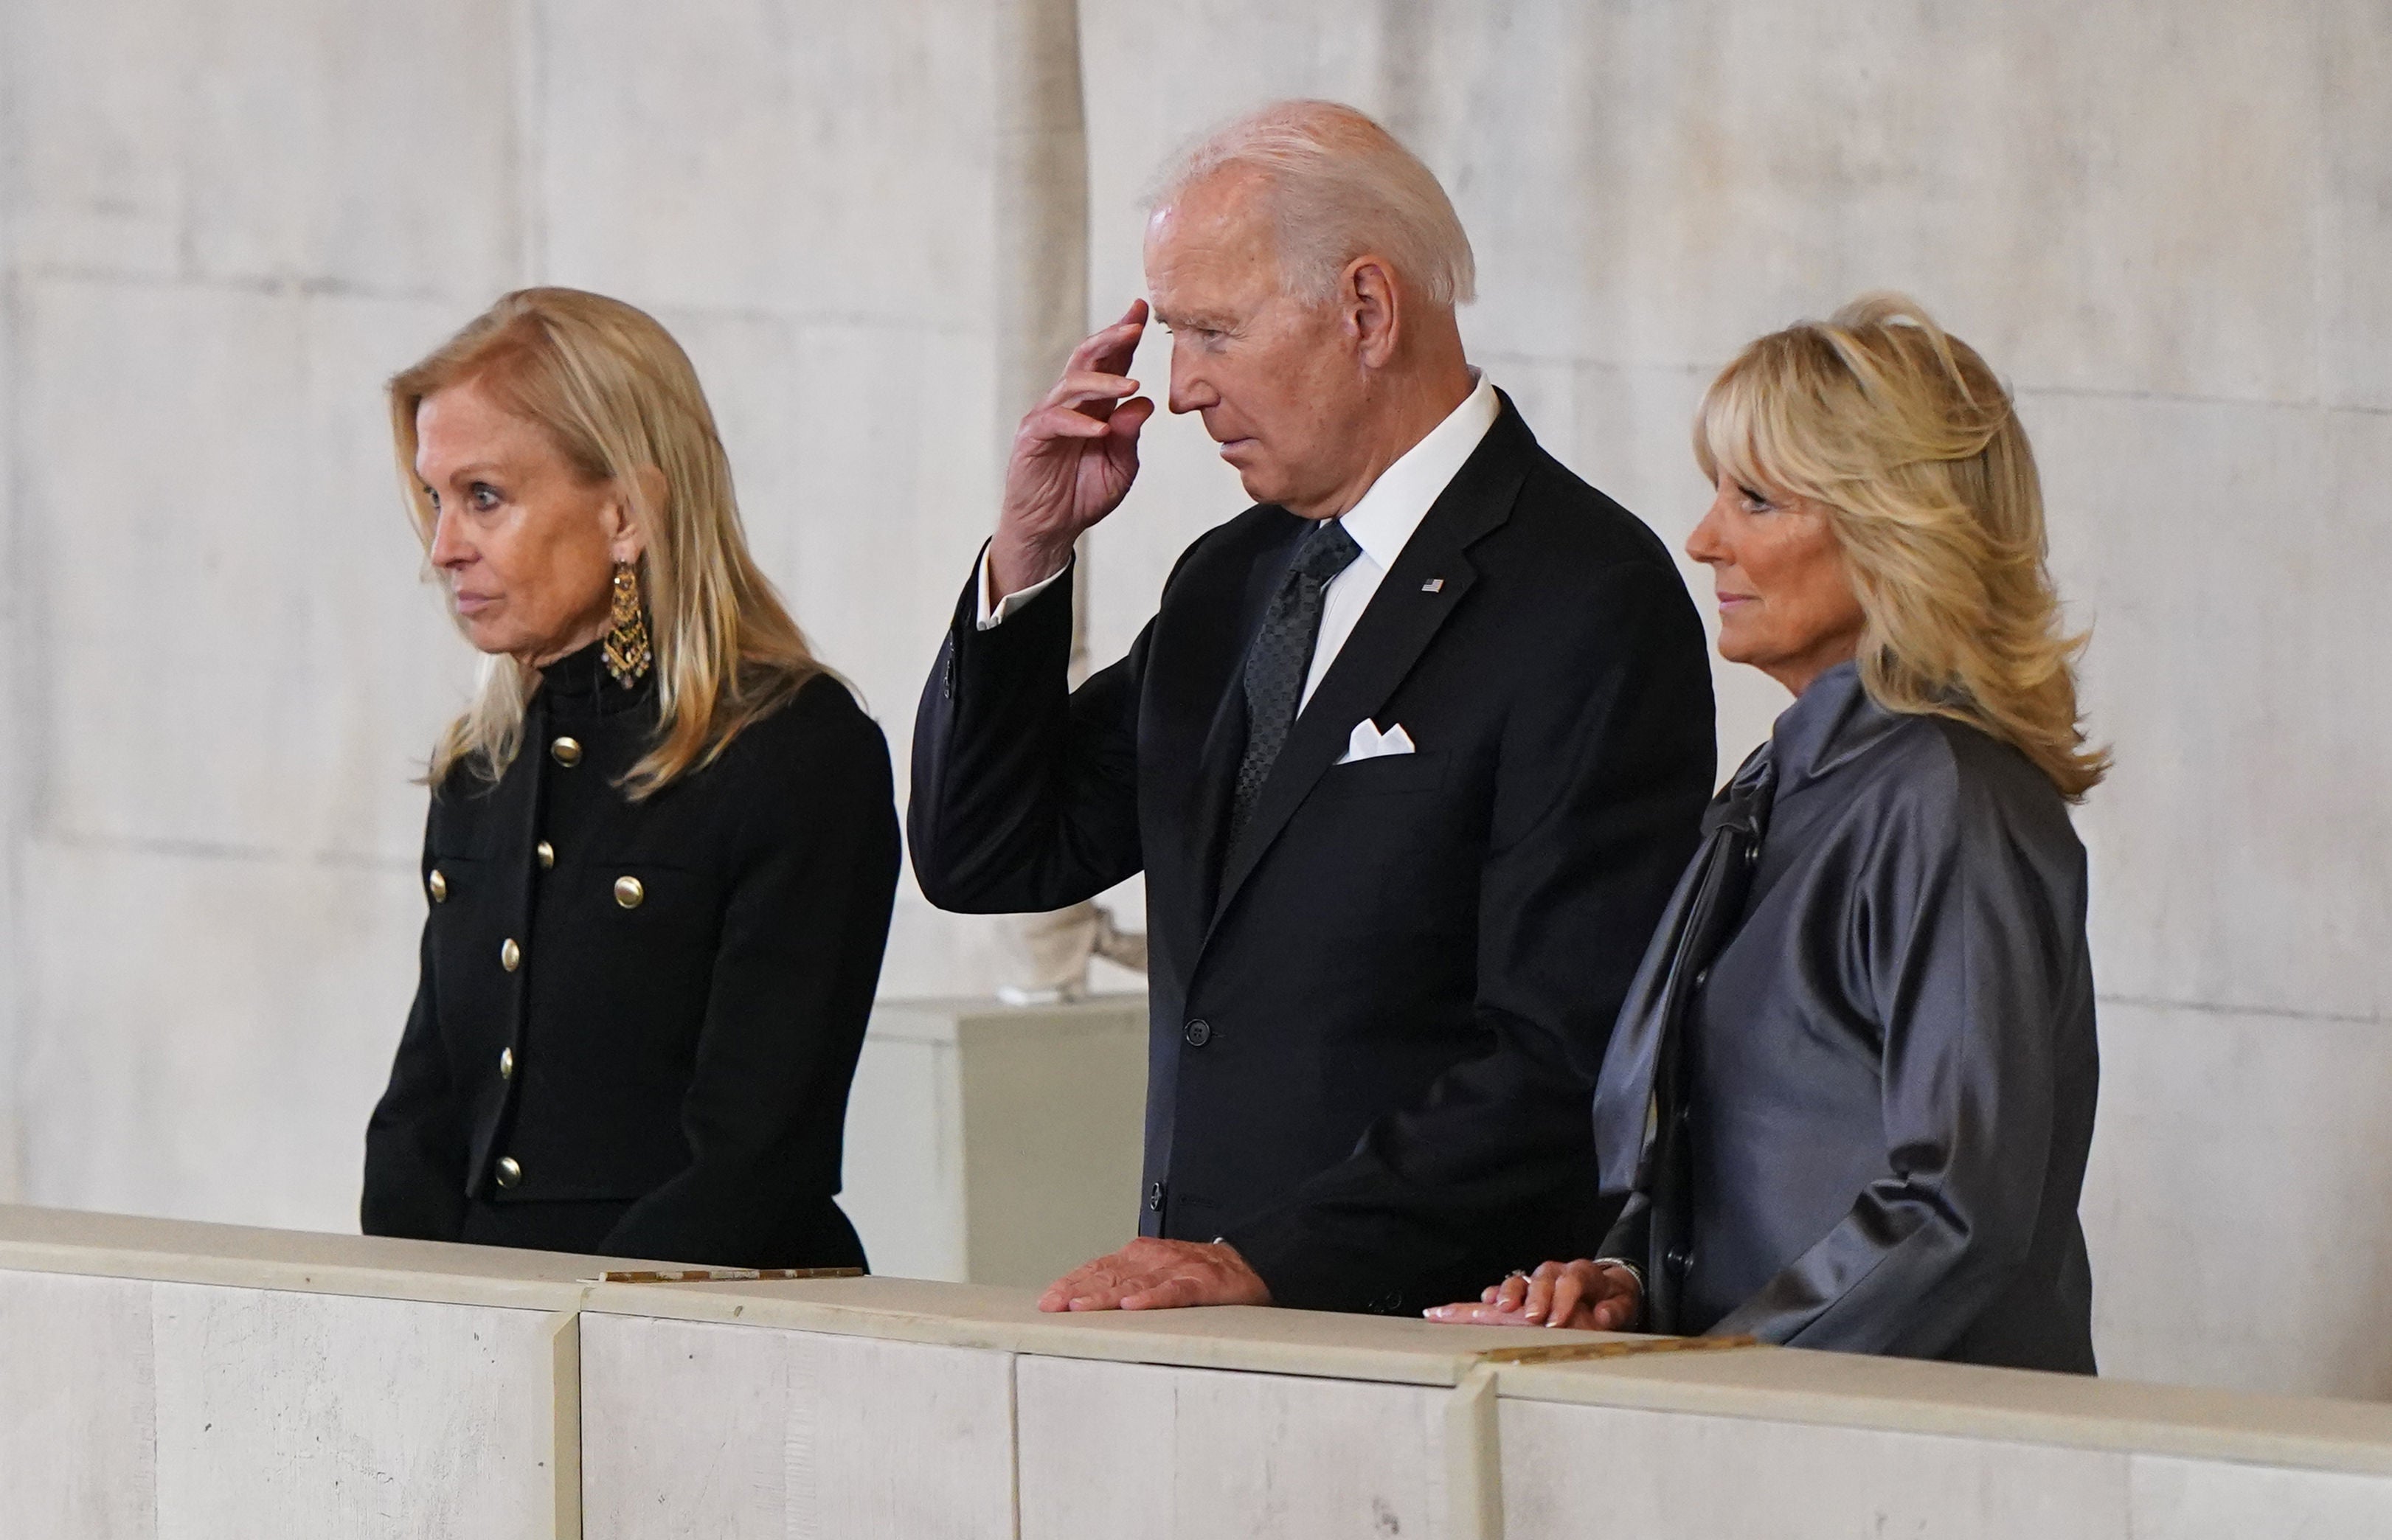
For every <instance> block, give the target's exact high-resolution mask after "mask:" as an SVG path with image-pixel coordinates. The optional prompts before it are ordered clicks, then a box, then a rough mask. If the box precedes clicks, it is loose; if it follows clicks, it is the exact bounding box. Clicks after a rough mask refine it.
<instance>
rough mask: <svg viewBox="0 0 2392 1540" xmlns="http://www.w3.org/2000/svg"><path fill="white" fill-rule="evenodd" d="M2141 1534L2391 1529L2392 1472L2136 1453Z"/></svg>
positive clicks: (2213, 1536) (2214, 1539)
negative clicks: (2372, 1473)
mask: <svg viewBox="0 0 2392 1540" xmlns="http://www.w3.org/2000/svg"><path fill="white" fill-rule="evenodd" d="M2132 1482H2133V1492H2134V1506H2135V1540H2145V1537H2146V1536H2150V1537H2153V1540H2156V1537H2158V1536H2163V1535H2165V1536H2166V1537H2167V1540H2245V1537H2247V1536H2250V1535H2257V1534H2282V1535H2311V1534H2315V1535H2352V1536H2357V1535H2364V1534H2392V1479H2387V1478H2386V1477H2383V1476H2360V1475H2352V1474H2349V1473H2347V1472H2344V1471H2338V1470H2289V1469H2275V1468H2270V1467H2268V1466H2262V1465H2240V1464H2235V1463H2233V1462H2230V1461H2227V1460H2185V1459H2170V1458H2167V1457H2165V1456H2158V1455H2139V1456H2135V1463H2134V1471H2133V1476H2132Z"/></svg>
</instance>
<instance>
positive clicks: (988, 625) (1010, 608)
mask: <svg viewBox="0 0 2392 1540" xmlns="http://www.w3.org/2000/svg"><path fill="white" fill-rule="evenodd" d="M1071 570H1072V563H1069V562H1066V563H1063V564H1062V565H1061V566H1059V567H1057V568H1056V569H1055V570H1054V571H1053V572H1051V573H1049V574H1047V575H1046V576H1045V577H1042V578H1040V579H1039V580H1038V581H1037V582H1035V583H1033V584H1031V585H1030V586H1029V587H1028V588H1026V589H1021V590H1020V591H1019V592H1016V593H1008V594H1007V595H1006V596H1005V599H1004V602H1001V603H998V604H995V605H991V604H990V603H989V602H988V548H987V547H986V546H982V547H981V552H980V576H979V577H978V578H976V579H975V580H974V583H973V591H974V592H976V593H978V594H979V595H980V622H979V625H978V626H977V627H976V629H978V630H982V631H993V630H994V629H996V628H998V627H999V626H1002V625H1004V624H1005V621H1006V617H1007V616H1008V615H1011V614H1013V612H1014V611H1016V610H1018V609H1020V608H1021V606H1022V605H1024V604H1027V603H1029V602H1031V601H1032V600H1033V599H1035V598H1037V597H1038V596H1039V595H1040V594H1042V593H1045V592H1046V589H1047V588H1048V586H1049V585H1051V584H1052V583H1053V582H1054V581H1055V579H1056V578H1058V577H1060V576H1063V575H1064V574H1065V573H1067V572H1069V571H1071Z"/></svg>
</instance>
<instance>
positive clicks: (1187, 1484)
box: [1015, 1357, 1659, 1540]
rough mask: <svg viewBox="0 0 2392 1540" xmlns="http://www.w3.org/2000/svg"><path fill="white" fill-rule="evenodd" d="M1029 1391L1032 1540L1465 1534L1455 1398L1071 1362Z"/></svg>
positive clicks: (1026, 1455)
mask: <svg viewBox="0 0 2392 1540" xmlns="http://www.w3.org/2000/svg"><path fill="white" fill-rule="evenodd" d="M1015 1376H1016V1379H1017V1381H1018V1385H1019V1391H1018V1393H1019V1397H1020V1413H1019V1424H1018V1425H1019V1428H1020V1480H1021V1536H1022V1540H1105V1537H1110V1536H1116V1535H1132V1534H1134V1535H1139V1536H1147V1537H1151V1540H1211V1537H1213V1536H1216V1535H1230V1534H1253V1535H1287V1536H1295V1535H1302V1536H1304V1537H1305V1540H1347V1537H1351V1540H1366V1537H1367V1540H1380V1537H1382V1536H1386V1535H1397V1534H1400V1535H1417V1536H1423V1537H1427V1540H1435V1537H1436V1536H1440V1535H1449V1534H1451V1529H1450V1515H1449V1513H1448V1511H1447V1495H1446V1488H1445V1471H1446V1465H1445V1459H1446V1455H1445V1431H1444V1423H1443V1417H1444V1407H1445V1402H1446V1398H1447V1397H1448V1396H1449V1394H1451V1392H1450V1391H1442V1390H1431V1389H1426V1388H1423V1387H1420V1386H1412V1385H1374V1384H1369V1383H1363V1382H1358V1381H1348V1380H1332V1379H1310V1378H1303V1377H1300V1376H1295V1375H1241V1374H1225V1373H1221V1372H1219V1371H1216V1370H1211V1369H1180V1368H1163V1367H1159V1366H1155V1365H1141V1364H1106V1363H1096V1362H1083V1361H1078V1360H1072V1359H1061V1358H1030V1357H1024V1358H1022V1359H1020V1360H1019V1361H1018V1365H1017V1367H1016V1370H1015ZM1650 1533H1659V1532H1658V1531H1652V1532H1650Z"/></svg>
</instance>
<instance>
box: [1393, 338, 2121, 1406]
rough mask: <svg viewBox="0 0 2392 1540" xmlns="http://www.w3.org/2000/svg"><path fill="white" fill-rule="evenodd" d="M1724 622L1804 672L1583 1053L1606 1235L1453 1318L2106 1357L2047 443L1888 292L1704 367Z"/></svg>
mask: <svg viewBox="0 0 2392 1540" xmlns="http://www.w3.org/2000/svg"><path fill="white" fill-rule="evenodd" d="M1695 446H1696V458H1697V459H1698V460H1699V461H1700V463H1701V465H1702V468H1703V472H1704V474H1705V475H1706V476H1707V477H1709V479H1710V480H1711V481H1712V483H1713V484H1714V485H1715V488H1716V494H1717V495H1716V498H1715V500H1714V501H1713V503H1712V505H1711V509H1710V511H1709V513H1708V514H1707V515H1706V516H1705V517H1704V519H1703V521H1702V523H1701V524H1700V525H1699V526H1698V527H1697V528H1696V531H1695V533H1694V535H1693V537H1692V538H1691V539H1690V540H1689V541H1688V543H1687V550H1688V553H1689V554H1690V555H1692V556H1693V557H1694V558H1695V559H1696V561H1699V562H1702V563H1706V564H1708V565H1709V566H1710V567H1711V569H1712V572H1713V575H1714V578H1715V581H1716V584H1717V589H1718V598H1719V606H1720V620H1721V632H1720V651H1721V654H1722V656H1724V657H1726V658H1727V659H1729V660H1730V661H1732V662H1737V663H1745V664H1749V665H1751V666H1754V667H1757V668H1760V669H1761V670H1762V671H1763V672H1765V673H1767V674H1769V675H1770V676H1771V677H1772V678H1774V679H1776V680H1777V681H1778V682H1779V683H1781V684H1783V685H1785V686H1786V687H1787V689H1788V690H1789V691H1791V692H1793V693H1794V695H1795V701H1794V704H1793V705H1791V706H1789V707H1787V710H1786V712H1785V713H1784V715H1783V716H1781V717H1780V718H1778V721H1777V724H1776V728H1775V730H1774V731H1773V732H1772V734H1771V736H1770V740H1769V742H1768V743H1767V744H1763V745H1762V746H1761V748H1760V749H1759V750H1757V751H1756V752H1755V753H1754V754H1753V756H1752V757H1751V758H1750V759H1748V761H1747V762H1746V763H1745V766H1744V768H1743V769H1742V770H1739V771H1738V772H1737V774H1736V775H1735V778H1734V779H1733V780H1732V781H1731V782H1730V783H1729V785H1728V787H1727V789H1726V790H1724V791H1722V793H1721V794H1720V796H1719V797H1718V798H1717V799H1716V800H1715V801H1714V803H1713V804H1712V807H1711V809H1710V811H1709V814H1708V815H1707V817H1706V819H1705V821H1704V838H1703V843H1702V846H1701V848H1700V849H1699V850H1698V852H1697V853H1696V858H1695V861H1694V863H1693V865H1692V866H1691V867H1690V868H1689V870H1688V871H1687V873H1686V874H1685V876H1684V878H1683V880H1682V881H1681V883H1680V884H1679V886H1678V890H1677V892H1676V894H1675V896H1674V897H1673V899H1671V902H1670V908H1669V910H1668V912H1667V913H1666V914H1665V915H1664V917H1663V920H1662V923H1661V926H1660V929H1659V930H1658V932H1657V934H1656V935H1655V937H1654V938H1653V942H1652V945H1651V947H1650V948H1649V950H1648V951H1647V952H1646V954H1645V959H1644V966H1643V969H1642V970H1641V972H1640V974H1639V976H1638V978H1637V980H1636V982H1635V984H1634V985H1633V986H1632V987H1631V990H1630V991H1629V995H1628V999H1627V1003H1626V1004H1625V1006H1624V1007H1623V1010H1622V1013H1621V1016H1620V1018H1619V1022H1618V1027H1617V1029H1616V1030H1615V1032H1614V1034H1613V1037H1612V1040H1611V1042H1610V1046H1609V1049H1608V1052H1607V1054H1606V1056H1605V1061H1604V1066H1603V1071H1602V1076H1601V1079H1600V1081H1598V1085H1597V1089H1596V1093H1595V1101H1594V1119H1595V1143H1596V1151H1597V1157H1598V1160H1599V1162H1600V1168H1601V1177H1602V1184H1603V1187H1604V1190H1605V1195H1606V1196H1607V1197H1610V1198H1612V1199H1614V1200H1618V1201H1622V1203H1623V1207H1622V1210H1621V1212H1620V1217H1619V1219H1618V1223H1616V1224H1615V1225H1614V1226H1613V1227H1612V1229H1611V1231H1610V1234H1609V1235H1608V1236H1606V1237H1605V1241H1604V1244H1603V1245H1602V1247H1601V1248H1600V1249H1599V1250H1598V1254H1597V1255H1596V1256H1595V1257H1593V1258H1591V1259H1587V1258H1581V1259H1579V1260H1575V1261H1569V1262H1562V1261H1553V1262H1545V1263H1543V1264H1542V1265H1540V1266H1539V1267H1537V1268H1536V1269H1535V1270H1534V1271H1532V1272H1531V1271H1523V1272H1520V1273H1515V1274H1514V1275H1512V1276H1510V1277H1508V1278H1506V1279H1504V1280H1502V1281H1501V1282H1500V1283H1497V1284H1494V1285H1491V1286H1490V1287H1488V1288H1487V1289H1486V1291H1485V1292H1484V1293H1483V1294H1482V1295H1481V1297H1480V1298H1479V1299H1477V1300H1475V1301H1463V1302H1461V1303H1457V1304H1451V1305H1445V1306H1440V1307H1438V1308H1436V1309H1434V1310H1431V1311H1429V1312H1428V1314H1429V1316H1430V1317H1431V1318H1432V1319H1435V1320H1443V1321H1454V1322H1474V1323H1487V1324H1505V1325H1521V1324H1528V1325H1536V1324H1542V1325H1546V1326H1580V1327H1592V1328H1597V1329H1611V1330H1619V1329H1641V1330H1648V1331H1659V1332H1673V1333H1688V1334H1697V1333H1715V1334H1722V1335H1725V1334H1750V1335H1752V1336H1754V1337H1757V1338H1759V1339H1762V1340H1764V1341H1771V1342H1783V1343H1789V1344H1793V1345H1797V1346H1802V1347H1813V1348H1830V1349H1840V1350H1843V1351H1847V1352H1881V1353H1895V1354H1902V1355H1905V1356H1911V1357H1922V1358H1945V1359H1954V1360H1960V1361H1966V1362H1970V1363H1980V1364H1998V1365H2015V1366H2021V1367H2030V1368H2041V1369H2058V1370H2074V1371H2078V1372H2083V1373H2090V1372H2092V1370H2093V1367H2094V1364H2093V1348H2092V1337H2091V1314H2092V1276H2091V1269H2090V1266H2089V1264H2088V1262H2087V1256H2086V1249H2085V1237H2084V1232H2083V1230H2082V1228H2081V1227H2080V1226H2079V1224H2078V1223H2077V1212H2076V1210H2077V1200H2078V1195H2079V1192H2080V1190H2081V1189H2082V1187H2083V1184H2084V1176H2085V1159H2086V1151H2087V1145H2089V1143H2090V1141H2091V1137H2092V1131H2093V1112H2094V1099H2095V1092H2096V1087H2097V1084H2098V1081H2099V1078H2100V1071H2099V1060H2098V1055H2097V1052H2096V1047H2095V1040H2094V1009H2093V979H2092V969H2091V965H2090V963H2089V960H2088V957H2087V946H2086V935H2085V911H2086V874H2085V850H2084V847H2083V846H2082V845H2081V844H2080V843H2079V842H2078V840H2077V838H2076V835H2075V833H2074V830H2073V828H2072V827H2071V825H2070V822H2069V818H2068V804H2069V803H2071V802H2073V801H2075V800H2077V799H2079V798H2081V797H2082V796H2084V795H2085V794H2086V793H2087V791H2089V790H2090V789H2091V788H2092V787H2093V785H2094V784H2095V783H2098V782H2099V781H2100V779H2101V777H2102V775H2103V773H2104V772H2105V770H2107V768H2108V765H2107V760H2106V757H2104V756H2103V755H2102V754H2100V752H2098V751H2096V750H2094V749H2091V748H2088V747H2087V744H2086V743H2085V740H2084V736H2083V734H2082V732H2081V731H2080V727H2079V721H2078V715H2077V707H2076V691H2075V680H2074V659H2075V657H2076V654H2077V653H2078V651H2079V649H2080V648H2081V646H2082V639H2081V638H2076V637H2072V636H2070V635H2068V634H2067V633H2066V632H2065V631H2064V630H2063V628H2062V627H2061V622H2060V612H2059V602H2058V598H2057V595H2056V594H2055V593H2054V591H2053V589H2052V585H2051V582H2050V578H2049V576H2048V571H2047V568H2046V564H2045V555H2044V551H2045V545H2044V524H2043V511H2042V499H2041V495H2040V491H2039V489H2038V485H2037V480H2036V475H2035V469H2034V457H2033V453H2032V451H2031V450H2030V449H2029V447H2028V445H2027V440H2026V434H2025V432H2024V430H2023V429H2022V428H2021V426H2020V425H2019V422H2018V419H2017V417H2016V415H2015V413H2014V411H2013V409H2012V407H2011V403H2010V400H2009V397H2008V394H2007V393H2006V392H2005V391H2004V390H2003V389H2002V387H2001V384H2000V382H1998V381H1997V380H1996V379H1995V376H1994V374H1993V372H1992V370H1991V369H1988V368H1987V366H1986V365H1985V362H1984V360H1983V359H1982V358H1981V357H1980V356H1978V355H1977V353H1976V352H1975V350H1974V349H1972V348H1970V347H1969V345H1968V344H1967V343H1962V342H1961V341H1959V340H1958V339H1957V338H1955V337H1952V336H1950V335H1948V334H1947V333H1945V332H1943V330H1941V329H1939V328H1938V327H1937V326H1936V325H1935V323H1934V322H1933V321H1932V320H1930V318H1929V317H1927V315H1926V314H1925V313H1924V312H1923V311H1922V310H1920V309H1919V308H1918V307H1917V305H1916V304H1912V303H1911V302H1909V301H1907V300H1904V299H1901V298H1899V297H1895V296H1872V297H1869V298H1866V299H1864V300H1862V301H1859V302H1857V303H1855V304H1852V305H1850V306H1848V307H1846V308H1845V309H1844V310H1842V311H1840V312H1839V313H1838V314H1837V315H1836V316H1835V317H1833V318H1831V319H1830V320H1828V321H1826V322H1825V323H1804V324H1801V325H1798V326H1795V327H1792V328H1789V329H1787V330H1784V331H1781V332H1777V333H1774V334H1773V335H1771V336H1768V337H1764V338H1762V339H1761V340H1760V341H1759V342H1756V343H1753V344H1752V345H1751V346H1750V347H1748V348H1747V349H1746V350H1745V352H1744V353H1743V354H1742V355H1741V356H1739V357H1738V358H1737V359H1736V360H1735V363H1733V364H1731V365H1730V366H1729V367H1728V369H1727V370H1726V371H1725V372H1724V373H1723V374H1722V375H1721V376H1720V378H1719V380H1718V381H1717V382H1714V383H1713V384H1712V386H1711V388H1710V390H1709V393H1708V394H1707V395H1706V396H1705V399H1704V402H1703V406H1702V408H1701V411H1700V413H1699V414H1698V416H1697V419H1696V434H1695Z"/></svg>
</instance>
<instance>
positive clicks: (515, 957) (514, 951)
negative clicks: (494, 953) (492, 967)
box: [499, 936, 523, 973]
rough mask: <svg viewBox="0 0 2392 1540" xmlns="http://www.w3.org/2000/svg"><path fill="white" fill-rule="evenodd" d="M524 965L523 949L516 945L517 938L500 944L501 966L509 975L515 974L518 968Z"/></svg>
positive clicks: (507, 939) (508, 939) (511, 938)
mask: <svg viewBox="0 0 2392 1540" xmlns="http://www.w3.org/2000/svg"><path fill="white" fill-rule="evenodd" d="M522 964H523V948H521V947H519V946H517V945H515V938H513V937H512V936H510V937H508V938H506V939H505V940H504V941H501V942H500V943H499V966H500V967H502V968H504V969H506V970H507V971H508V972H509V973H513V972H514V971H515V969H516V968H518V967H520V966H522Z"/></svg>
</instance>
